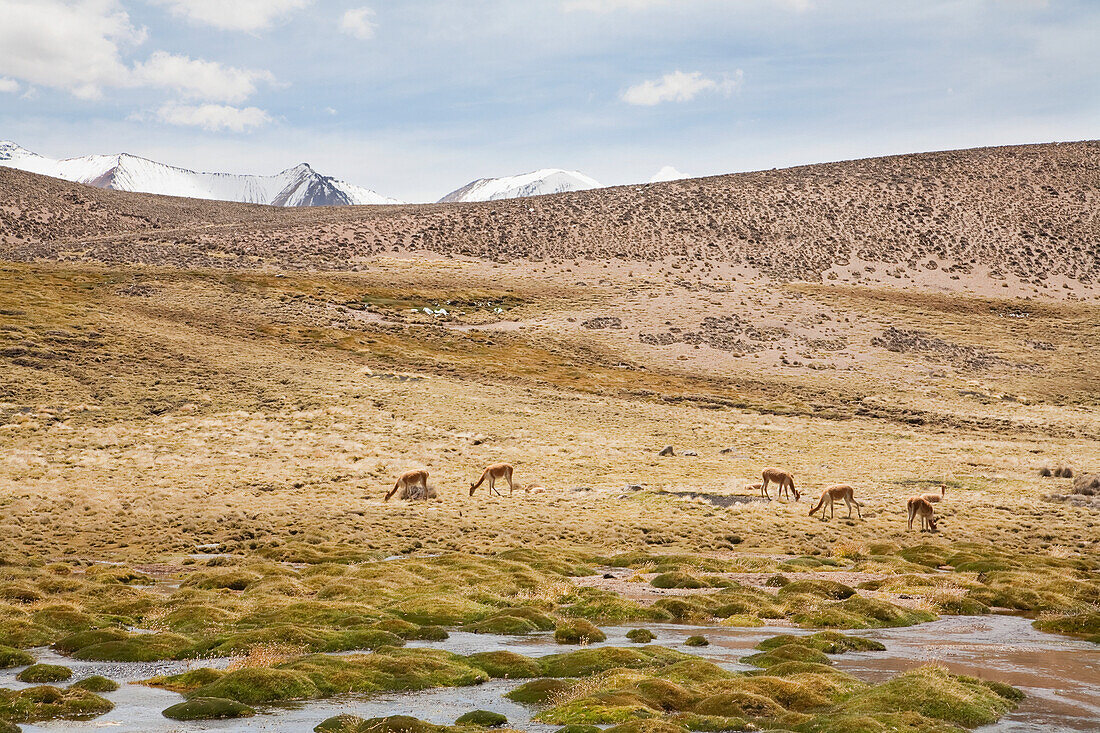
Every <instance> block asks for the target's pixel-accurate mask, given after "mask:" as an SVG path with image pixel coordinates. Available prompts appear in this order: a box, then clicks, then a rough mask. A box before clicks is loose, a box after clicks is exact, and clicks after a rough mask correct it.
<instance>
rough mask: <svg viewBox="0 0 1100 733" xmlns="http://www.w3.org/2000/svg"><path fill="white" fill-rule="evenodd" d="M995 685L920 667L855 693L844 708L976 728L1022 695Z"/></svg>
mask: <svg viewBox="0 0 1100 733" xmlns="http://www.w3.org/2000/svg"><path fill="white" fill-rule="evenodd" d="M995 687H996V689H994V687H992V686H990V685H989V684H987V683H984V682H982V681H981V680H977V679H975V678H973V677H964V676H961V675H953V674H950V673H949V672H948V671H947V670H946V669H944V668H942V667H933V666H928V667H920V668H918V669H915V670H912V671H910V672H906V673H905V674H902V675H899V676H897V677H894V678H893V679H891V680H888V681H887V682H884V683H883V684H881V685H876V686H875V687H872V688H871V689H869V690H866V691H864V692H861V693H858V694H856V695H855V696H853V697H852V698H851V699H850V700H849V701H848V702H847V704H846V705H845V710H846V711H848V712H851V713H865V714H875V713H893V712H900V711H910V712H915V713H919V714H920V715H922V716H924V717H926V718H932V719H934V720H944V721H947V722H950V723H955V724H957V725H961V726H964V727H966V728H976V727H977V726H979V725H988V724H990V723H994V722H996V721H997V720H998V719H999V718H1000V717H1001V716H1002V715H1004V714H1005V713H1006V712H1008V711H1009V710H1011V709H1013V708H1015V707H1016V702H1017V701H1018V700H1019V699H1021V697H1022V693H1020V692H1019V690H1016V689H1015V688H1011V687H1008V686H1007V685H996V686H995Z"/></svg>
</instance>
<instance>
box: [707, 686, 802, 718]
mask: <svg viewBox="0 0 1100 733" xmlns="http://www.w3.org/2000/svg"><path fill="white" fill-rule="evenodd" d="M695 712H697V713H701V714H703V715H717V716H721V717H734V718H765V717H767V718H771V717H775V716H777V715H781V714H782V713H784V712H786V711H785V710H784V709H783V707H782V706H781V705H779V703H777V702H776V701H775V700H772V699H771V698H770V697H765V696H764V695H760V694H758V693H755V692H749V691H747V690H728V691H725V692H719V693H716V694H714V695H710V696H709V697H706V698H703V699H702V700H700V701H699V703H698V704H697V705H696V706H695Z"/></svg>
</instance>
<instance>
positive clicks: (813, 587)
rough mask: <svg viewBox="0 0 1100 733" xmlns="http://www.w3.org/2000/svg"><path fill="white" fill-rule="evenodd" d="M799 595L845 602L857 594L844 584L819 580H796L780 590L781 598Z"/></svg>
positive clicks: (853, 589)
mask: <svg viewBox="0 0 1100 733" xmlns="http://www.w3.org/2000/svg"><path fill="white" fill-rule="evenodd" d="M799 593H805V594H807V595H811V596H817V597H818V598H826V599H828V600H830V601H843V600H844V599H845V598H851V597H852V596H854V595H855V594H856V589H855V588H852V587H850V586H847V585H844V584H843V583H838V582H836V581H835V580H819V579H817V578H814V579H810V580H795V581H793V582H790V583H787V584H786V585H784V586H783V587H781V588H780V589H779V597H780V598H785V597H786V596H791V595H796V594H799Z"/></svg>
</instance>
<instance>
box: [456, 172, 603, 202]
mask: <svg viewBox="0 0 1100 733" xmlns="http://www.w3.org/2000/svg"><path fill="white" fill-rule="evenodd" d="M599 187H600V184H599V182H598V181H596V180H595V179H593V178H589V177H588V176H586V175H584V174H583V173H580V172H578V171H563V170H561V169H559V168H543V169H542V170H538V171H534V172H533V173H524V174H522V175H518V176H505V177H503V178H479V179H478V180H476V181H473V182H471V183H467V184H466V185H465V186H463V187H462V188H460V189H458V190H456V191H451V192H450V193H449V194H447V195H446V196H444V197H443V198H441V199H439V202H440V203H448V202H455V201H494V200H496V199H516V198H523V197H525V196H542V195H543V194H547V193H562V192H564V191H585V190H587V189H590V188H599Z"/></svg>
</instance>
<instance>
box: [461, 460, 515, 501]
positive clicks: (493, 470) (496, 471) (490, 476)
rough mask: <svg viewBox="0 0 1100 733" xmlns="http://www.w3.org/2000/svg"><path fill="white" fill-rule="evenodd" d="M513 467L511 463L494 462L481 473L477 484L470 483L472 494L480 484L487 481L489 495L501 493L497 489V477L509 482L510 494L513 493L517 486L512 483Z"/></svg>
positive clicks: (471, 494)
mask: <svg viewBox="0 0 1100 733" xmlns="http://www.w3.org/2000/svg"><path fill="white" fill-rule="evenodd" d="M513 470H514V469H513V467H512V464H511V463H494V464H493V465H491V466H489V467H488V468H486V469H485V472H484V473H482V474H481V478H479V479H478V480H477V483H476V484H470V496H473V495H474V490H475V489H477V487H478V486H481V485H482V484H483V483H485V481H488V482H489V495H490V496H492V495H493V493H494V492H496V495H497V496H500V495H501V493H500V492H499V491H497V490H496V482H497V479H498V478H499V479H504V480H505V481H507V482H508V496H511V495H512V492H513V491H515V486H514V485H513V484H512V471H513Z"/></svg>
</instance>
